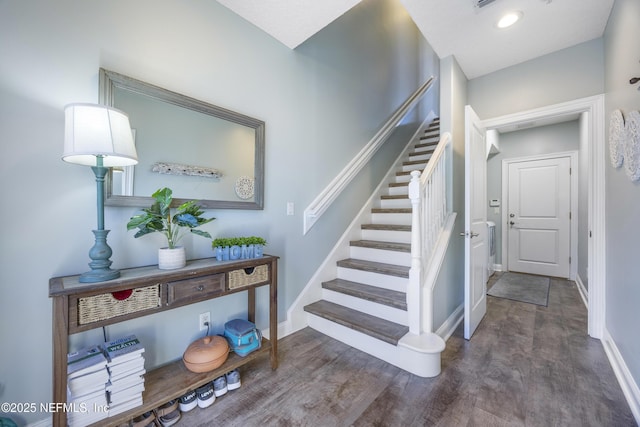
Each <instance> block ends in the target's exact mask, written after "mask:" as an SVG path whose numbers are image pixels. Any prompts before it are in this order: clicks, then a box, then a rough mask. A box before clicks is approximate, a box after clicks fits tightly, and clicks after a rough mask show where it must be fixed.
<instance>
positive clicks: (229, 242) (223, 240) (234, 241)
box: [211, 236, 267, 248]
mask: <svg viewBox="0 0 640 427" xmlns="http://www.w3.org/2000/svg"><path fill="white" fill-rule="evenodd" d="M266 244H267V241H266V240H265V239H263V238H262V237H256V236H250V237H218V238H217V239H214V240H213V242H211V246H213V247H214V248H218V247H225V246H242V245H263V246H264V245H266Z"/></svg>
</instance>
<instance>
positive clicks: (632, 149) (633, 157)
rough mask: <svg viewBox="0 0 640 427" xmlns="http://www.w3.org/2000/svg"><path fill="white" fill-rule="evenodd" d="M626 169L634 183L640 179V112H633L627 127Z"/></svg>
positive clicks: (625, 145) (625, 146)
mask: <svg viewBox="0 0 640 427" xmlns="http://www.w3.org/2000/svg"><path fill="white" fill-rule="evenodd" d="M625 130H626V141H625V143H624V168H625V171H626V172H627V176H628V177H629V179H631V180H632V181H637V180H639V179H640V112H638V111H632V112H630V113H629V116H628V117H627V123H626V125H625Z"/></svg>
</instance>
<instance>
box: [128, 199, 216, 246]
mask: <svg viewBox="0 0 640 427" xmlns="http://www.w3.org/2000/svg"><path fill="white" fill-rule="evenodd" d="M172 195H173V192H172V191H171V189H170V188H166V187H165V188H161V189H159V190H157V191H156V192H155V193H153V194H152V195H151V197H153V198H154V199H155V201H154V202H153V204H152V205H151V207H149V208H144V209H142V212H143V213H142V214H139V215H135V216H133V217H131V219H130V220H129V222H128V223H127V230H133V229H136V228H137V229H138V231H137V232H136V234H135V236H133V237H136V238H138V237H141V236H144V235H146V234H149V233H154V232H158V233H162V234H164V235H165V237H166V238H167V247H168V248H169V249H175V247H176V245H177V244H178V242H179V241H180V239H181V238H182V236H183V233H182V232H183V230H184V229H185V228H187V229H189V231H190V232H191V233H193V234H195V235H198V236H202V237H207V238H209V239H210V238H211V235H210V234H209V233H208V232H206V231H202V230H196V228H197V227H200V226H201V225H204V224H206V223H208V222H211V221H213V220H214V219H215V218H203V217H202V214H203V213H204V211H203V210H202V208H201V207H200V206H199V205H198V204H197V202H196V201H195V200H190V201H188V202H185V203H183V204H181V205H180V206H178V207H177V208H176V212H175V214H174V215H173V216H172V215H171V202H172V201H173V197H172Z"/></svg>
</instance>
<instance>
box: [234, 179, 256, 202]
mask: <svg viewBox="0 0 640 427" xmlns="http://www.w3.org/2000/svg"><path fill="white" fill-rule="evenodd" d="M236 195H237V196H238V197H239V198H241V199H242V200H247V199H250V198H252V197H253V178H250V177H248V176H241V177H240V178H238V179H237V180H236Z"/></svg>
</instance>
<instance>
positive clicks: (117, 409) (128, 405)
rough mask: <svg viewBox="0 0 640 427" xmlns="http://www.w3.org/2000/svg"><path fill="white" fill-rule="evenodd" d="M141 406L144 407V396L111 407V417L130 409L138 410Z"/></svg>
mask: <svg viewBox="0 0 640 427" xmlns="http://www.w3.org/2000/svg"><path fill="white" fill-rule="evenodd" d="M140 405H142V394H140V395H139V396H138V397H136V398H135V399H132V400H130V401H128V402H123V403H121V404H116V405H109V416H110V417H112V416H114V415H117V414H120V413H122V412H125V411H128V410H129V409H133V408H136V407H138V406H140Z"/></svg>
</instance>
